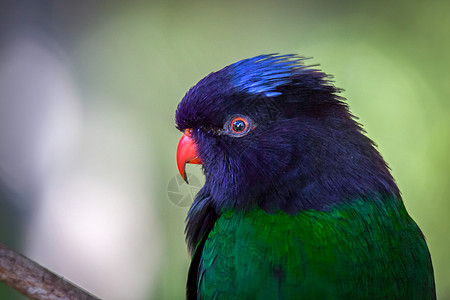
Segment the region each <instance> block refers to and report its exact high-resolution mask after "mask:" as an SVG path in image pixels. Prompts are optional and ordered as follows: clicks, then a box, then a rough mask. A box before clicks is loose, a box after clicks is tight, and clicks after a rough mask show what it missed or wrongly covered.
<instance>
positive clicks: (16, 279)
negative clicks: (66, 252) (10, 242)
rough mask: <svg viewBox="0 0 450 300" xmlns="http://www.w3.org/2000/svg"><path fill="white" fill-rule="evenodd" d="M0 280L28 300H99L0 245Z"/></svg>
mask: <svg viewBox="0 0 450 300" xmlns="http://www.w3.org/2000/svg"><path fill="white" fill-rule="evenodd" d="M0 280H1V281H3V282H4V283H5V284H7V285H9V286H10V287H12V288H14V289H16V290H17V291H19V292H20V293H21V294H23V295H25V296H27V297H28V298H30V299H35V300H47V299H51V300H57V299H61V300H62V299H77V300H78V299H80V300H99V298H97V297H95V296H93V295H91V294H89V293H88V292H86V291H85V290H83V289H82V288H79V287H77V286H76V285H74V284H73V283H71V282H69V281H67V280H65V279H64V278H62V277H60V276H58V275H56V274H54V273H52V272H51V271H49V270H47V269H46V268H44V267H42V266H41V265H39V264H37V263H36V262H34V261H32V260H30V259H29V258H27V257H25V256H23V255H21V254H19V253H17V252H15V251H13V250H11V249H9V248H8V247H6V246H5V245H3V244H2V243H0Z"/></svg>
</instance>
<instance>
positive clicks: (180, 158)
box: [177, 129, 202, 183]
mask: <svg viewBox="0 0 450 300" xmlns="http://www.w3.org/2000/svg"><path fill="white" fill-rule="evenodd" d="M191 131H192V129H186V130H185V131H184V134H183V136H182V137H181V139H180V142H179V143H178V148H177V166H178V171H179V172H180V175H181V177H183V179H184V181H186V183H189V182H188V180H187V176H186V164H188V163H189V164H201V163H202V160H201V159H200V158H199V156H198V154H197V152H198V151H197V145H196V144H195V143H194V140H192V138H191Z"/></svg>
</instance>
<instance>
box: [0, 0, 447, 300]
mask: <svg viewBox="0 0 450 300" xmlns="http://www.w3.org/2000/svg"><path fill="white" fill-rule="evenodd" d="M449 11H450V2H448V1H433V2H426V1H384V0H383V1H331V0H318V1H312V0H306V1H226V2H219V1H126V2H125V1H100V0H95V1H43V0H33V1H32V0H29V1H25V0H20V1H4V0H3V1H1V2H0V26H1V27H0V209H1V211H0V240H1V241H2V242H4V243H6V244H8V245H10V246H11V247H13V248H15V249H18V250H20V251H21V252H23V253H25V254H27V255H28V256H30V257H32V258H33V259H36V260H37V261H39V262H41V263H42V264H43V265H45V266H47V267H49V268H50V269H52V270H55V271H56V272H58V273H60V274H62V275H64V276H65V277H67V278H68V279H70V280H72V281H74V282H76V283H78V284H80V285H81V286H83V287H85V288H86V289H88V290H90V291H92V292H94V293H95V294H97V295H98V296H100V297H103V298H105V299H183V298H184V286H185V280H186V274H187V269H188V264H189V257H188V254H187V251H186V245H185V242H184V233H183V231H184V219H185V217H186V213H187V209H188V208H187V207H186V203H185V202H183V203H182V204H180V203H178V204H177V202H176V201H175V202H174V200H173V198H172V200H171V198H169V196H168V191H172V192H175V193H177V192H178V191H177V188H178V186H177V185H176V184H175V183H174V181H173V180H175V179H174V178H175V177H174V176H176V175H177V168H176V164H175V150H176V145H177V142H178V139H179V137H180V133H179V132H177V130H176V129H175V127H174V112H175V109H176V106H177V104H178V102H179V101H180V100H181V98H182V97H183V95H184V93H185V92H186V91H187V90H188V89H189V87H191V86H192V85H194V84H195V83H196V82H197V81H198V80H200V79H201V78H202V77H204V76H205V75H207V74H209V73H210V72H212V71H215V70H218V69H220V68H222V67H224V66H226V65H228V64H230V63H233V62H235V61H237V60H240V59H243V58H248V57H251V56H255V55H258V54H263V53H275V52H276V53H283V54H286V53H297V54H300V55H304V56H307V57H313V59H312V60H311V63H319V64H320V65H321V68H322V69H323V70H324V71H325V72H326V73H329V74H333V75H334V76H335V82H336V85H337V86H338V87H341V88H343V89H345V92H343V96H344V97H346V98H347V99H348V102H349V103H350V107H351V110H352V112H353V113H354V114H355V115H356V116H358V117H359V118H360V122H361V123H362V124H363V125H364V127H365V129H366V130H367V132H368V135H369V136H370V137H371V138H372V139H373V140H374V141H375V142H376V143H377V144H378V145H379V149H380V151H381V153H382V155H383V156H384V158H385V159H386V160H387V162H388V163H389V165H390V167H391V168H392V172H393V174H394V177H395V178H396V180H397V183H398V184H399V187H400V189H401V191H402V194H403V198H404V202H405V204H406V207H407V209H408V211H409V213H410V214H411V215H412V217H413V218H414V219H415V220H416V222H417V223H418V224H419V225H420V227H421V229H422V230H423V232H424V234H425V236H426V238H427V241H428V245H429V248H430V251H431V255H432V259H433V263H434V268H435V276H436V286H437V293H438V298H440V299H450V255H449V254H448V253H449V251H448V248H449V246H450V234H449V226H450V218H449V215H450V203H449V202H448V200H447V199H448V195H449V194H450V184H449V179H450V159H449V157H448V156H449V154H450V134H449V129H450V72H449V66H450V56H449V55H448V53H450V39H449V32H450V18H448V12H449ZM190 170H191V171H192V172H194V174H197V175H196V176H197V177H199V178H200V177H201V175H199V170H198V169H196V170H193V169H190ZM171 180H172V183H171ZM200 180H201V178H200ZM174 184H175V185H174ZM180 188H181V190H180V192H179V193H180V195H190V194H189V193H195V187H194V190H189V189H188V188H187V187H186V186H181V187H180ZM187 198H188V199H187V201H188V200H189V197H187ZM185 200H186V199H185ZM102 247H103V248H102ZM105 249H106V250H105ZM96 255H97V256H96ZM0 299H21V298H20V296H18V294H17V293H15V292H14V291H12V290H11V289H9V288H7V287H6V286H4V285H3V284H0Z"/></svg>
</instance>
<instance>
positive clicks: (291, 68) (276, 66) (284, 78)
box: [229, 54, 307, 97]
mask: <svg viewBox="0 0 450 300" xmlns="http://www.w3.org/2000/svg"><path fill="white" fill-rule="evenodd" d="M305 59H306V58H304V57H300V56H297V55H295V54H288V55H276V54H267V55H259V56H256V57H253V58H249V59H244V60H241V61H238V62H236V63H234V64H232V65H230V66H229V69H230V70H231V76H232V80H231V82H232V84H233V85H234V86H235V87H237V88H239V89H242V90H244V91H245V92H247V93H250V94H258V95H259V94H263V95H264V96H266V97H275V96H279V95H281V92H278V91H276V88H277V87H278V86H280V85H283V84H288V83H289V82H290V76H291V75H292V74H293V73H294V72H298V71H299V70H302V69H305V68H307V67H306V66H305V65H304V64H303V61H304V60H305Z"/></svg>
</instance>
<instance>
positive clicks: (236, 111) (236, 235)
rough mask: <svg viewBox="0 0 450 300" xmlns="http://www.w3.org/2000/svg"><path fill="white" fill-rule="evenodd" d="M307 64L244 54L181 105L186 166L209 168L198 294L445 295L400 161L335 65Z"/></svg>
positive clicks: (190, 216) (189, 231)
mask: <svg viewBox="0 0 450 300" xmlns="http://www.w3.org/2000/svg"><path fill="white" fill-rule="evenodd" d="M307 62H308V58H305V57H303V56H299V55H296V54H287V55H282V54H278V53H275V54H265V55H259V56H256V57H253V58H248V59H243V60H240V61H238V62H235V63H233V64H231V65H228V66H226V67H224V68H223V69H221V70H219V71H216V72H213V73H210V74H209V75H207V76H206V77H204V78H203V79H201V80H200V81H199V82H198V83H197V84H196V85H194V86H193V87H191V88H190V89H189V90H188V91H187V93H186V94H185V96H184V97H183V98H182V100H181V102H180V103H179V104H178V106H177V108H176V112H175V123H176V128H177V129H178V130H180V131H181V133H182V137H181V139H180V141H179V143H178V147H177V158H176V159H177V167H178V171H179V173H180V174H181V176H182V177H183V179H185V181H186V183H188V181H187V178H188V177H187V175H186V164H188V163H191V164H201V165H202V166H201V168H202V172H203V173H204V175H205V183H204V185H203V187H202V188H201V189H200V190H199V191H198V193H197V195H196V196H195V199H194V201H193V203H192V205H191V207H190V208H189V211H188V213H187V218H186V229H185V233H186V243H187V246H188V250H189V253H190V255H191V262H190V267H189V270H188V273H187V284H186V298H187V299H436V291H435V283H434V274H433V266H432V262H431V257H430V252H429V249H428V246H427V243H426V241H425V237H424V235H423V233H422V231H421V230H420V228H419V227H418V225H417V224H416V223H415V221H414V220H413V219H412V218H411V217H410V216H409V214H408V212H407V211H406V209H405V206H404V203H403V200H402V197H401V193H400V191H399V188H398V186H397V184H396V183H395V181H394V178H393V176H392V175H391V171H390V168H389V167H388V165H387V163H386V162H385V161H384V159H383V157H382V156H381V154H380V153H379V151H378V150H377V146H376V144H375V143H374V142H373V141H372V140H371V139H370V138H369V137H368V136H367V133H366V131H365V130H364V129H363V127H362V125H361V124H360V123H359V122H358V121H357V117H355V116H354V115H353V114H352V113H351V112H350V109H349V106H348V104H347V101H346V99H345V98H344V97H342V96H340V94H341V92H342V89H340V88H337V87H336V86H335V83H334V81H333V77H332V76H331V75H328V74H326V73H324V72H323V71H322V70H321V69H320V68H319V65H317V64H312V65H310V64H308V63H307ZM380 121H381V122H382V120H380Z"/></svg>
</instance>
